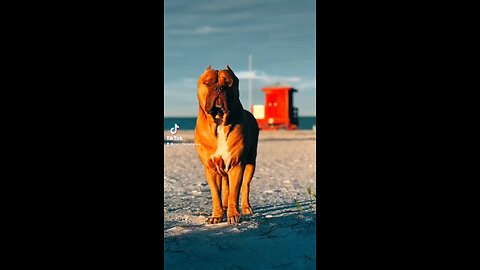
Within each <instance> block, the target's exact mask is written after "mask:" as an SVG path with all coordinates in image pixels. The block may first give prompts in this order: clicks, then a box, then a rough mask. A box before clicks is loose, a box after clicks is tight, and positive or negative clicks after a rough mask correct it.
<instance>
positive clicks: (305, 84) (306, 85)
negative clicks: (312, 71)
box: [297, 79, 317, 91]
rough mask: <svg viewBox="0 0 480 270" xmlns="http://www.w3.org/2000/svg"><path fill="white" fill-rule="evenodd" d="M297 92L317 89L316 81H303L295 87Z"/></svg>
mask: <svg viewBox="0 0 480 270" xmlns="http://www.w3.org/2000/svg"><path fill="white" fill-rule="evenodd" d="M297 88H298V90H299V91H302V90H303V91H307V90H309V89H315V90H316V89H317V79H313V80H304V81H302V82H300V83H299V84H298V85H297Z"/></svg>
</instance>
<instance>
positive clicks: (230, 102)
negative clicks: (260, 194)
mask: <svg viewBox="0 0 480 270" xmlns="http://www.w3.org/2000/svg"><path fill="white" fill-rule="evenodd" d="M198 102H199V105H200V108H199V110H198V117H197V125H196V127H195V147H196V149H197V152H198V155H199V157H200V160H201V161H202V163H203V166H204V168H205V174H206V177H207V182H208V185H209V186H210V191H211V192H212V216H211V217H210V218H209V219H208V220H207V222H208V223H210V224H212V223H218V222H221V220H222V216H223V213H224V212H227V221H228V223H229V224H232V223H238V222H240V213H239V212H238V208H237V207H238V199H239V195H240V188H241V191H242V214H245V215H250V214H252V213H253V210H252V208H251V207H250V202H249V199H248V196H249V191H250V181H251V180H252V178H253V173H254V172H255V159H256V156H257V143H258V133H259V128H258V124H257V121H256V120H255V118H254V117H253V115H252V114H251V113H250V112H248V111H246V110H244V109H243V107H242V104H241V103H240V99H239V91H238V78H237V77H236V76H235V74H234V73H233V71H232V70H231V69H230V67H229V66H228V65H227V69H225V70H213V69H211V66H209V67H208V68H207V69H206V70H205V72H204V73H203V74H202V75H201V76H200V78H199V79H198Z"/></svg>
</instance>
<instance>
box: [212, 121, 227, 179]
mask: <svg viewBox="0 0 480 270" xmlns="http://www.w3.org/2000/svg"><path fill="white" fill-rule="evenodd" d="M214 157H217V158H218V157H221V158H222V159H223V161H224V164H228V163H229V162H228V161H229V160H230V152H229V149H228V144H227V131H226V130H225V127H224V126H223V125H218V127H217V150H216V151H215V154H214ZM227 166H228V165H227ZM225 169H226V170H227V169H228V168H225Z"/></svg>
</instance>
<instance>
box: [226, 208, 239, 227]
mask: <svg viewBox="0 0 480 270" xmlns="http://www.w3.org/2000/svg"><path fill="white" fill-rule="evenodd" d="M240 217H241V216H240V213H238V211H237V210H236V209H235V210H231V209H229V210H227V222H228V224H237V223H239V222H240Z"/></svg>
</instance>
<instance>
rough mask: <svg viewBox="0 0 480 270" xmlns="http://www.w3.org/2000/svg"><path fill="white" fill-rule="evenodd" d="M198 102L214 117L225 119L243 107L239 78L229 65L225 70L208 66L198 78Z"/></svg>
mask: <svg viewBox="0 0 480 270" xmlns="http://www.w3.org/2000/svg"><path fill="white" fill-rule="evenodd" d="M198 102H199V104H200V108H201V109H202V110H203V111H204V112H205V113H206V114H207V115H211V116H212V117H213V118H214V119H224V117H226V116H227V115H228V114H230V113H231V112H234V111H235V110H237V109H238V108H239V106H240V107H241V104H240V100H239V91H238V78H237V76H235V74H234V73H233V71H232V70H231V69H230V67H229V66H228V65H227V69H224V70H214V69H212V68H211V66H208V68H207V69H206V70H205V72H204V73H203V74H202V75H201V76H200V78H198Z"/></svg>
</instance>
